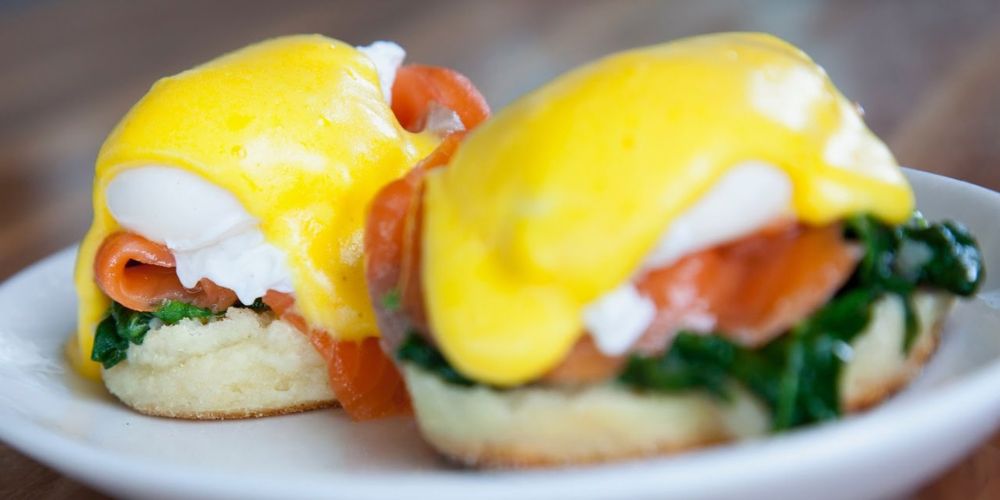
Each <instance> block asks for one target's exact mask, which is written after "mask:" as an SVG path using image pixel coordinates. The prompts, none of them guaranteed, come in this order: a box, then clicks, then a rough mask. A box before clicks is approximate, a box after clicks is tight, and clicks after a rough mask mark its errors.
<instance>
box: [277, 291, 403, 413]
mask: <svg viewBox="0 0 1000 500" xmlns="http://www.w3.org/2000/svg"><path fill="white" fill-rule="evenodd" d="M264 303H265V304H267V306H268V307H270V308H271V310H272V311H274V313H275V314H276V315H277V316H278V317H280V318H281V319H282V320H284V321H287V322H288V323H291V324H292V325H293V326H295V328H297V329H298V330H299V331H301V332H302V333H303V334H305V335H306V336H307V337H308V338H309V342H310V343H311V344H312V346H313V348H315V349H316V351H317V352H318V353H319V354H320V355H321V356H322V357H323V359H324V360H325V361H326V364H327V370H328V372H327V373H328V376H329V378H330V388H331V389H333V393H334V395H336V396H337V401H339V402H340V405H341V406H342V407H343V408H344V411H346V412H347V414H348V415H349V416H350V417H351V418H352V419H354V420H372V419H377V418H384V417H390V416H395V415H409V414H411V413H412V412H413V410H412V408H411V406H410V398H409V395H408V393H407V392H406V384H405V383H404V382H403V377H402V376H401V375H400V373H399V370H397V369H396V365H395V364H394V363H393V362H392V360H391V359H390V358H389V357H388V356H386V354H385V352H384V351H383V350H382V347H381V346H380V345H379V339H378V338H375V337H369V338H366V339H364V340H361V341H351V340H344V341H339V340H334V339H333V338H332V337H330V335H328V334H327V333H326V332H325V331H323V330H318V329H314V328H309V326H308V324H307V323H306V321H305V319H304V318H303V317H302V316H301V315H300V314H298V312H296V311H295V298H294V297H292V296H291V295H290V294H287V293H281V292H275V291H273V290H270V291H268V292H267V294H266V295H264Z"/></svg>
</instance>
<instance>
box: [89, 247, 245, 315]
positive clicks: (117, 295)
mask: <svg viewBox="0 0 1000 500" xmlns="http://www.w3.org/2000/svg"><path fill="white" fill-rule="evenodd" d="M174 267H175V263H174V256H173V255H172V254H171V253H170V250H168V249H167V247H165V246H163V245H161V244H159V243H155V242H152V241H149V240H147V239H145V238H143V237H141V236H139V235H136V234H133V233H128V232H118V233H114V234H112V235H111V236H108V238H107V239H105V240H104V242H103V243H102V244H101V247H100V248H99V249H98V250H97V256H96V258H95V259H94V277H95V280H96V281H97V285H98V286H99V287H100V288H101V290H103V291H104V293H105V294H106V295H107V296H108V297H111V299H112V300H114V301H115V302H118V303H119V304H121V305H123V306H125V307H127V308H129V309H132V310H134V311H155V310H156V309H157V308H158V307H159V306H161V305H162V304H163V302H164V301H167V300H177V301H181V302H184V303H188V304H194V305H196V306H198V307H205V308H208V309H211V310H212V311H215V312H220V311H224V310H225V309H226V308H228V307H229V306H231V305H233V304H234V303H236V294H235V293H233V291H232V290H229V289H227V288H223V287H220V286H218V285H216V284H215V283H213V282H211V281H210V280H207V279H203V280H201V281H199V282H198V285H197V286H196V287H195V288H184V285H181V282H180V280H179V279H178V278H177V272H176V271H175V270H174Z"/></svg>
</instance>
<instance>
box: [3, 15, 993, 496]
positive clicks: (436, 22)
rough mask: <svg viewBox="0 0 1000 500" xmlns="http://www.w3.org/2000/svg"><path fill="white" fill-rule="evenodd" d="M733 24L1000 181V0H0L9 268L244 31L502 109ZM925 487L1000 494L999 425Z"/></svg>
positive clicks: (55, 481)
mask: <svg viewBox="0 0 1000 500" xmlns="http://www.w3.org/2000/svg"><path fill="white" fill-rule="evenodd" d="M729 30H760V31H770V32H773V33H775V34H777V35H779V36H781V37H784V38H786V39H788V40H790V41H792V42H793V43H795V44H797V45H799V46H800V47H802V48H803V49H805V50H806V51H807V52H809V53H810V54H811V55H812V56H813V58H814V59H816V60H817V61H818V62H820V63H821V64H822V65H823V66H824V67H826V69H827V71H828V72H829V73H830V74H831V75H832V77H833V79H834V81H835V82H836V83H837V84H838V85H839V87H840V88H841V90H843V92H844V93H845V94H847V95H848V96H849V97H850V98H852V99H855V100H857V101H858V102H860V103H861V104H862V105H863V106H864V107H865V110H866V113H867V115H866V116H867V121H868V123H869V125H870V126H871V127H872V128H873V129H874V130H875V132H876V133H878V134H880V135H881V136H882V137H883V138H885V139H886V140H887V141H888V142H889V144H890V146H891V147H892V148H893V150H894V152H895V153H896V155H897V156H898V157H899V159H900V161H901V162H902V163H904V164H906V165H910V166H913V167H917V168H920V169H924V170H931V171H935V172H939V173H943V174H946V175H949V176H952V177H957V178H960V179H965V180H968V181H971V182H974V183H977V184H981V185H983V186H986V187H989V188H991V189H994V190H1000V167H998V164H1000V2H998V1H997V0H951V1H943V0H942V1H933V0H927V1H908V0H891V1H879V2H862V1H790V0H789V1H763V0H762V1H740V2H736V1H728V2H727V1H700V2H694V1H687V2H682V1H675V2H652V1H630V2H624V1H585V0H581V1H530V0H523V1H507V2H499V1H424V2H418V1H408V0H371V1H325V2H320V1H316V2H300V1H283V2H277V1H274V2H265V1H239V2H237V1H205V0H200V1H199V0H184V1H171V0H152V1H145V2H130V1H124V0H122V1H111V0H102V1H90V2H83V1H76V2H70V1H35V2H32V1H30V0H17V1H4V0H0V207H2V208H3V210H0V278H2V277H6V276H9V275H10V274H12V273H13V272H15V271H16V270H17V269H19V268H21V267H23V266H25V265H27V264H29V263H31V262H33V261H35V260H37V259H38V258H40V257H42V256H44V255H46V254H48V253H51V252H53V251H55V250H57V249H59V248H62V247H64V246H66V245H69V244H72V243H73V242H75V241H77V240H78V239H79V238H80V237H81V236H82V234H83V232H84V231H85V229H86V225H87V223H88V220H89V217H90V207H89V203H90V186H89V184H90V180H91V174H92V172H91V169H92V163H93V159H94V157H95V155H96V152H97V149H98V147H99V146H100V143H101V141H102V140H103V137H104V135H105V134H106V133H107V132H108V131H109V130H110V128H111V127H112V126H113V125H114V123H115V121H116V120H117V119H118V118H119V117H120V116H121V115H122V114H123V113H125V111H126V110H127V109H128V107H129V106H130V104H131V103H132V102H134V101H135V100H137V99H138V98H139V97H140V96H141V95H142V94H143V93H144V92H145V90H146V89H147V88H148V87H149V85H150V84H151V83H152V82H153V81H154V80H155V79H156V78H157V77H158V76H162V75H167V74H171V73H175V72H177V71H180V70H182V69H184V68H187V67H189V66H192V65H194V64H196V63H199V62H202V61H204V60H207V59H209V58H211V57H213V56H215V55H218V54H220V53H222V52H225V51H228V50H231V49H235V48H237V47H240V46H242V45H245V44H247V43H250V42H253V41H256V40H259V39H262V38H266V37H270V36H275V35H280V34H288V33H297V32H318V33H325V34H328V35H331V36H334V37H337V38H341V39H343V40H345V41H348V42H351V43H355V44H361V43H368V42H370V41H373V40H377V39H391V40H395V41H397V42H400V43H401V44H402V45H403V46H404V47H406V49H407V50H408V51H409V59H410V60H411V61H421V62H425V63H430V64H441V65H446V66H450V67H454V68H457V69H459V70H460V71H462V72H463V73H465V74H466V75H468V76H469V77H471V78H472V79H473V81H475V82H476V83H477V84H478V85H479V86H480V88H481V89H482V90H483V91H484V93H485V95H486V97H487V98H488V99H489V100H490V102H491V103H492V104H493V106H494V107H500V106H502V105H503V104H505V103H507V102H509V101H510V100H512V99H514V98H515V97H517V96H518V95H519V94H521V93H523V92H525V91H526V90H529V89H531V88H533V87H535V86H537V85H538V84H540V83H542V82H544V81H545V80H547V79H549V78H550V77H552V76H554V75H556V74H558V73H559V72H562V71H564V70H566V69H568V68H570V67H572V66H575V65H577V64H579V63H581V62H583V61H586V60H588V59H591V58H594V57H596V56H599V55H602V54H606V53H609V52H612V51H616V50H620V49H624V48H628V47H633V46H638V45H644V44H651V43H655V42H659V41H664V40H669V39H673V38H678V37H682V36H687V35H694V34H698V33H705V32H713V31H729ZM928 452H929V453H932V452H933V450H928ZM900 466H902V464H900ZM886 473H887V474H891V473H892V472H891V467H887V469H886ZM0 477H2V478H3V481H0V497H2V498H15V497H16V498H22V497H32V498H78V497H88V496H89V497H98V496H99V495H98V494H97V493H95V492H93V491H91V490H89V489H87V488H86V487H83V486H81V485H79V484H77V483H75V482H73V481H71V480H69V479H66V478H64V477H61V476H60V475H59V474H58V473H55V472H53V471H50V470H48V469H47V468H45V467H43V466H41V465H38V464H37V463H35V462H33V461H31V460H30V459H27V458H25V457H23V456H21V455H20V454H18V453H16V452H14V451H12V450H10V449H9V448H6V447H4V446H3V445H2V444H0ZM915 496H916V497H918V498H922V499H944V498H947V499H971V498H979V499H987V498H1000V436H998V437H997V438H994V439H993V441H992V442H991V443H986V444H984V445H983V447H982V448H981V449H979V450H978V451H977V453H976V454H974V455H973V456H972V457H970V458H968V459H967V460H966V461H965V462H964V463H962V464H960V465H958V466H956V468H955V469H954V470H952V471H951V472H949V473H947V474H946V475H944V476H943V477H941V478H937V479H934V478H928V485H927V486H926V487H925V488H924V489H923V490H921V491H920V492H919V493H917V494H915Z"/></svg>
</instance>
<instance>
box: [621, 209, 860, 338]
mask: <svg viewBox="0 0 1000 500" xmlns="http://www.w3.org/2000/svg"><path fill="white" fill-rule="evenodd" d="M860 257H861V253H860V250H859V249H858V248H857V247H856V246H855V245H853V244H851V243H849V242H848V241H846V240H845V239H844V237H843V230H842V229H841V227H840V225H838V224H834V225H829V226H824V227H818V228H817V227H805V226H801V225H797V224H787V225H785V226H784V227H783V228H776V229H770V230H768V231H764V232H761V233H758V234H755V235H753V236H749V237H747V238H743V239H741V240H739V241H736V242H733V243H730V244H727V245H722V246H719V247H716V248H713V249H709V250H706V251H702V252H698V253H696V254H693V255H690V256H688V257H685V258H683V259H681V260H680V261H678V262H677V263H675V264H673V265H671V266H669V267H667V268H664V269H660V270H655V271H652V272H649V273H648V274H647V275H646V276H644V277H642V278H641V279H640V280H639V283H638V288H639V290H640V292H642V293H643V294H644V295H646V296H648V297H650V298H651V299H652V300H653V302H654V303H655V304H656V306H657V309H658V314H657V318H656V320H655V322H654V327H653V328H651V329H650V331H647V333H646V335H644V337H643V339H642V340H641V346H642V350H644V351H659V350H662V349H664V348H665V346H666V344H667V343H669V338H671V337H672V335H673V333H674V332H676V331H677V330H679V329H692V330H695V331H717V332H719V333H720V334H723V335H725V336H727V337H728V338H729V339H730V340H733V341H736V342H738V343H740V344H743V345H746V346H750V347H757V346H761V345H764V344H766V343H768V342H770V341H771V340H773V339H774V338H775V337H777V336H779V335H781V334H782V333H783V332H785V331H788V330H789V329H790V328H791V327H792V326H794V325H795V324H796V323H798V322H799V321H800V320H802V319H804V318H805V317H806V316H808V315H810V314H812V312H813V311H815V310H816V309H818V308H819V307H820V306H822V305H823V304H825V303H827V302H828V301H829V300H830V298H832V297H833V295H834V293H836V292H837V290H839V289H840V288H841V287H842V286H843V285H844V283H846V282H847V279H848V278H849V277H850V276H851V273H852V272H854V269H855V267H857V263H858V259H859V258H860Z"/></svg>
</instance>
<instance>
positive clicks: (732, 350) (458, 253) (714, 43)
mask: <svg viewBox="0 0 1000 500" xmlns="http://www.w3.org/2000/svg"><path fill="white" fill-rule="evenodd" d="M455 137H457V136H454V135H453V136H451V137H449V140H446V141H445V142H444V143H443V144H442V145H441V146H440V147H439V148H438V150H437V152H436V153H435V155H434V156H432V157H431V158H430V159H429V160H425V161H424V163H422V164H421V166H420V167H418V171H417V172H414V173H411V174H410V175H408V176H407V178H405V179H402V180H400V181H396V182H395V183H393V184H390V185H389V186H387V187H386V188H384V189H383V191H382V192H381V193H380V194H379V195H378V196H376V198H375V201H374V202H373V203H374V204H373V209H372V214H371V215H370V216H369V221H368V224H369V228H373V229H370V230H369V234H368V237H367V238H366V249H365V254H366V258H367V259H368V263H367V272H368V274H369V279H368V283H369V287H370V288H371V290H372V297H373V303H374V304H375V305H376V308H377V309H378V312H379V318H380V322H379V324H380V328H381V331H382V335H383V338H384V341H385V345H386V346H387V348H388V349H389V350H390V352H393V353H395V355H396V357H397V359H398V361H399V363H400V365H401V368H402V370H403V372H404V375H405V379H406V385H407V388H408V389H409V392H410V395H411V398H412V400H413V405H414V409H415V414H416V418H417V422H418V424H419V426H420V428H421V432H422V433H423V435H424V436H425V437H426V439H427V441H428V442H429V443H430V444H431V445H432V446H434V447H435V448H436V449H438V450H439V451H440V452H442V453H443V454H444V455H445V456H447V457H449V458H451V459H454V460H456V461H458V462H460V463H463V464H468V465H474V466H497V467H524V466H546V465H562V464H579V463H588V462H602V461H609V460H615V459H624V458H636V457H642V456H650V455H657V454H665V453H674V452H678V451H682V450H687V449H691V448H697V447H702V446H706V445H711V444H716V443H720V442H725V441H731V440H738V439H747V438H752V437H759V436H762V435H764V434H766V433H768V432H772V431H782V430H787V429H790V428H793V427H798V426H802V425H807V424H812V423H816V422H822V421H826V420H831V419H834V418H837V417H838V416H840V415H842V414H845V413H852V412H857V411H860V410H863V409H866V408H869V407H871V406H873V405H876V404H878V403H879V402H881V401H882V400H883V399H885V398H886V397H888V396H889V395H891V394H893V393H895V392H896V391H898V390H899V389H900V388H902V387H904V386H905V385H906V384H907V383H908V382H909V381H910V380H911V379H912V378H913V377H914V376H915V375H916V374H917V373H919V371H920V369H921V368H922V366H923V365H924V364H925V363H926V362H927V361H928V360H929V359H930V357H931V355H932V354H933V352H934V350H935V348H936V347H937V345H938V343H939V339H940V334H941V326H942V324H943V322H944V321H945V318H946V316H947V314H948V311H949V310H950V309H951V306H952V302H953V301H954V300H955V298H956V297H969V296H971V295H973V294H974V293H975V292H976V291H977V289H978V287H979V286H980V284H981V282H982V280H983V279H984V276H985V272H984V267H983V262H982V256H981V253H980V250H979V247H978V246H977V243H976V240H975V238H974V237H973V236H972V234H971V233H970V232H969V231H968V230H967V229H966V228H965V227H964V226H962V225H961V224H959V223H956V222H952V221H942V222H937V221H933V220H929V219H926V218H925V217H924V216H923V215H921V214H920V212H916V211H915V205H914V196H913V193H912V191H911V188H910V186H909V184H908V182H907V181H906V179H905V177H904V176H903V172H902V171H901V169H900V168H899V166H898V165H897V164H896V162H895V160H894V159H893V157H892V155H891V154H890V152H889V150H888V149H887V148H886V146H885V145H884V144H883V143H882V142H881V141H880V140H879V139H878V138H877V137H875V136H874V135H873V134H872V133H871V132H870V131H869V130H868V129H867V127H865V125H864V123H863V122H862V119H861V116H860V110H859V108H858V107H857V106H855V105H853V104H851V103H850V102H849V101H848V100H847V99H846V98H844V96H843V95H841V94H840V93H839V92H838V91H837V89H836V88H835V87H834V86H833V84H832V83H831V81H830V80H829V78H828V77H827V76H826V73H825V72H824V71H823V70H822V68H820V67H819V66H818V65H816V64H815V63H814V62H813V61H812V60H810V59H809V58H808V56H806V55H805V54H804V53H802V52H801V51H800V50H798V49H797V48H795V47H793V46H791V45H789V44H788V43H786V42H784V41H782V40H779V39H777V38H775V37H773V36H770V35H764V34H750V33H727V34H717V35H705V36H700V37H695V38H690V39H684V40H679V41H675V42H671V43H666V44H662V45H657V46H652V47H648V48H643V49H637V50H632V51H627V52H623V53H620V54H614V55H611V56H608V57H605V58H603V59H601V60H599V61H596V62H594V63H591V64H588V65H585V66H583V67H581V68H578V69H576V70H573V71H570V72H569V73H567V74H565V75H563V76H561V77H558V78H556V79H555V80H554V81H552V82H551V83H548V84H547V85H545V86H543V87H542V88H540V89H538V90H536V91H534V92H532V93H529V94H528V95H526V96H524V97H522V98H521V99H519V100H518V101H517V102H515V103H513V104H512V105H510V106H508V107H506V108H504V109H503V110H501V111H499V112H498V113H497V114H496V115H495V116H494V117H493V118H492V119H490V120H488V121H487V122H485V123H484V124H483V125H482V126H481V127H480V128H478V129H477V130H476V131H474V132H471V133H470V134H468V135H467V136H466V137H465V138H464V140H461V141H458V140H451V139H453V138H455ZM399 206H405V207H409V209H408V210H406V211H402V212H397V211H394V210H393V209H394V207H399ZM393 222H395V223H396V224H397V225H398V226H399V229H398V230H397V231H395V232H390V231H386V230H385V228H386V227H388V226H389V225H390V224H392V223H393Z"/></svg>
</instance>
